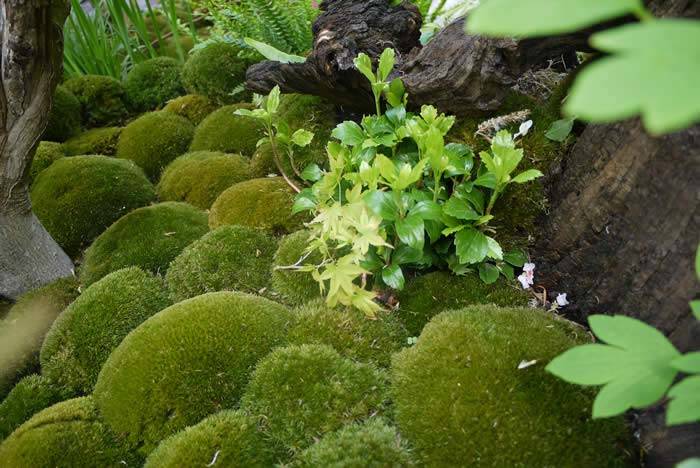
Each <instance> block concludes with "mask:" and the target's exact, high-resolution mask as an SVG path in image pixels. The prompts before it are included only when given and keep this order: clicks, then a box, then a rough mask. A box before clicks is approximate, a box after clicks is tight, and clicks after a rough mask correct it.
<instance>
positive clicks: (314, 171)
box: [301, 163, 323, 182]
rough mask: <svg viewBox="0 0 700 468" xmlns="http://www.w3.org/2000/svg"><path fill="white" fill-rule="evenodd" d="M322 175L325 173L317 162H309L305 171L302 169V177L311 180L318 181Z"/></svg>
mask: <svg viewBox="0 0 700 468" xmlns="http://www.w3.org/2000/svg"><path fill="white" fill-rule="evenodd" d="M322 176H323V173H322V172H321V168H320V167H318V164H316V163H312V164H309V165H308V166H306V167H305V168H304V170H303V171H301V178H302V179H304V180H308V181H311V182H316V181H317V180H319V179H321V177H322Z"/></svg>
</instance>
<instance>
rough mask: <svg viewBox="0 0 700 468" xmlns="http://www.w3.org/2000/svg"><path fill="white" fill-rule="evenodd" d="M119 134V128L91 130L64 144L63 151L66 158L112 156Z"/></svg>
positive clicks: (115, 151)
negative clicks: (91, 155) (92, 155)
mask: <svg viewBox="0 0 700 468" xmlns="http://www.w3.org/2000/svg"><path fill="white" fill-rule="evenodd" d="M121 134H122V128H121V127H104V128H93V129H92V130H88V131H86V132H83V133H81V134H80V135H78V136H76V137H73V138H71V139H70V140H68V141H67V142H65V144H64V145H63V151H64V152H65V153H66V156H82V155H89V154H99V155H102V156H114V155H115V154H117V143H119V136H120V135H121Z"/></svg>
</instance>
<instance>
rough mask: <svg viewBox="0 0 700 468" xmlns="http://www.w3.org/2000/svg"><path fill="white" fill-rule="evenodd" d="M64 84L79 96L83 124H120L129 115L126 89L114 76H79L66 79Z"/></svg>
mask: <svg viewBox="0 0 700 468" xmlns="http://www.w3.org/2000/svg"><path fill="white" fill-rule="evenodd" d="M63 86H65V88H66V89H67V90H68V91H70V92H72V93H73V94H74V95H75V97H76V98H78V101H79V102H80V106H81V108H82V114H83V125H84V126H86V127H103V126H109V125H118V124H121V123H122V122H123V121H124V120H125V119H126V118H127V117H128V115H129V109H128V107H127V98H126V91H125V90H124V87H123V86H122V84H121V83H120V82H119V81H117V80H115V79H114V78H112V77H109V76H102V75H83V76H77V77H75V78H71V79H69V80H68V81H66V82H65V83H64V84H63Z"/></svg>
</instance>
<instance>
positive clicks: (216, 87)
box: [182, 42, 249, 105]
mask: <svg viewBox="0 0 700 468" xmlns="http://www.w3.org/2000/svg"><path fill="white" fill-rule="evenodd" d="M240 50H241V49H240V48H238V47H237V46H235V45H233V44H227V43H224V42H214V43H212V44H209V45H207V46H206V47H203V48H201V49H199V50H197V51H196V52H195V53H194V54H192V56H191V57H190V58H189V60H187V62H186V63H185V67H184V69H183V71H182V80H183V82H184V84H185V88H186V89H187V92H188V93H190V94H201V95H202V96H206V97H208V98H209V99H211V100H212V101H214V102H215V103H217V104H219V105H225V104H233V103H234V102H239V101H242V100H244V99H245V97H246V96H245V94H246V93H245V92H243V91H241V92H240V93H235V92H236V91H238V90H239V89H240V86H241V85H242V84H243V83H244V82H245V72H246V69H247V68H248V65H249V63H248V62H247V61H246V60H245V59H243V58H241V57H239V52H240Z"/></svg>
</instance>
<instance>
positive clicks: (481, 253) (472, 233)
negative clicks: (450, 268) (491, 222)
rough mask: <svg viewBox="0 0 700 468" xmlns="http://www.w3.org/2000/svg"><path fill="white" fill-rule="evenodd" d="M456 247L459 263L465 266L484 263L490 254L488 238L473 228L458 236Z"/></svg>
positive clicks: (463, 230) (463, 231)
mask: <svg viewBox="0 0 700 468" xmlns="http://www.w3.org/2000/svg"><path fill="white" fill-rule="evenodd" d="M455 247H456V248H457V256H458V257H459V261H460V262H461V263H465V264H473V263H480V262H483V261H484V259H485V258H486V255H487V254H488V252H489V244H488V240H487V239H486V236H485V235H484V234H483V233H482V232H481V231H478V230H476V229H474V228H471V227H468V228H465V229H462V230H461V231H459V232H458V233H457V234H456V236H455Z"/></svg>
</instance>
